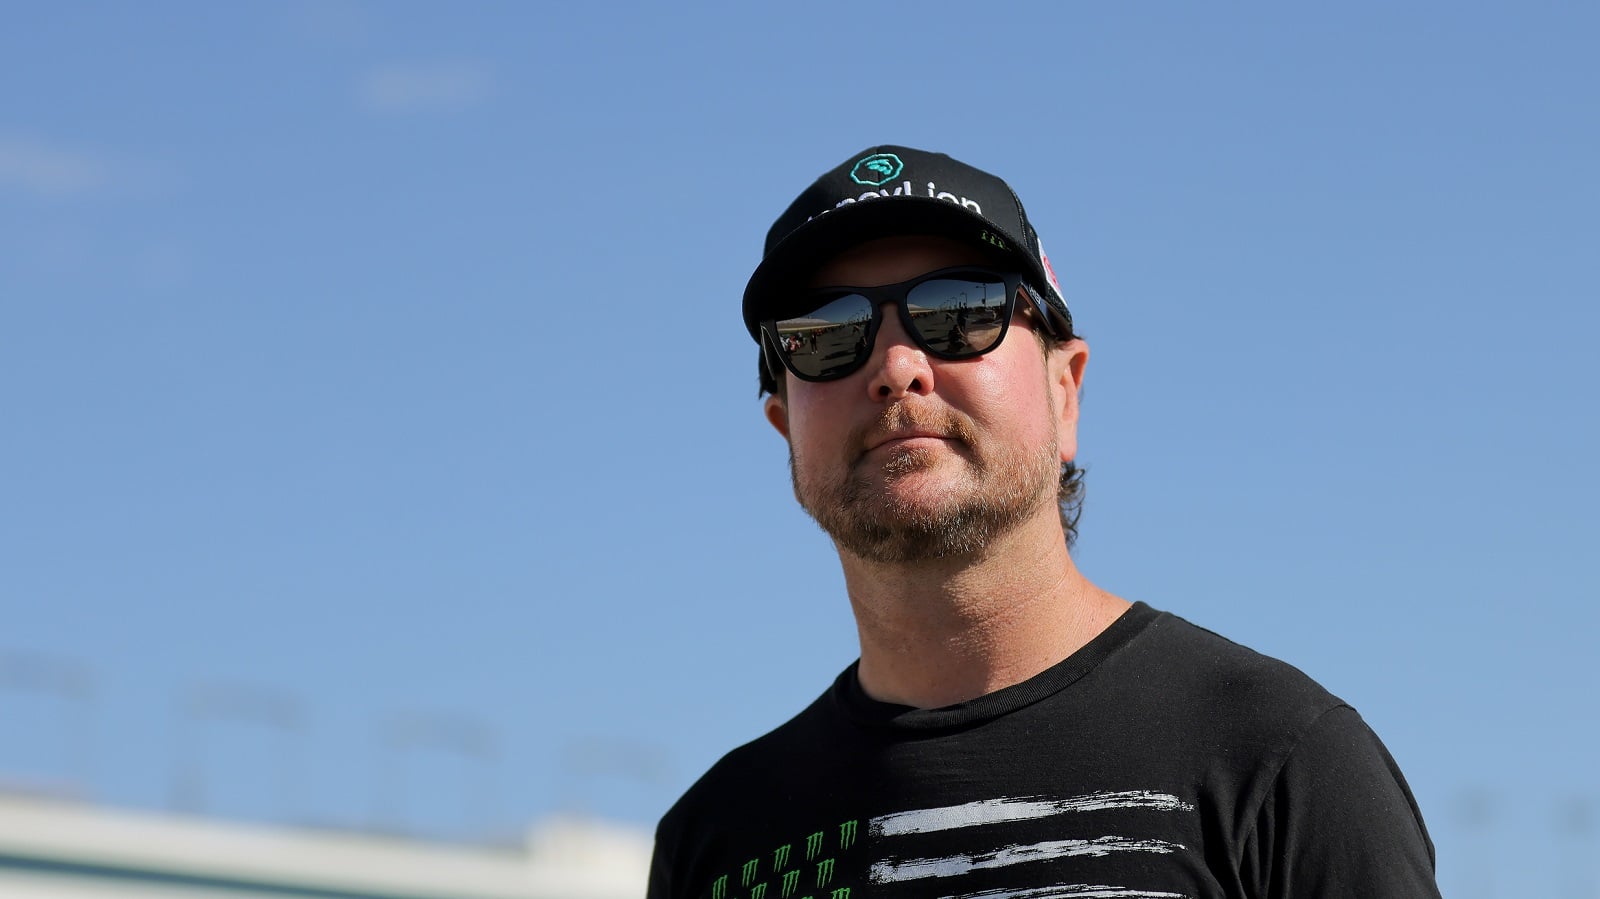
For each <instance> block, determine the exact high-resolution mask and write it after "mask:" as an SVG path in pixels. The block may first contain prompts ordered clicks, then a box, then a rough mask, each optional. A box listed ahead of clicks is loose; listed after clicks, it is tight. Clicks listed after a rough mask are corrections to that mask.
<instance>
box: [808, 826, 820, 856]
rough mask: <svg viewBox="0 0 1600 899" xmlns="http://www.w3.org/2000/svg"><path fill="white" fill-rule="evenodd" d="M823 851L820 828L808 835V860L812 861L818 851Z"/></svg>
mask: <svg viewBox="0 0 1600 899" xmlns="http://www.w3.org/2000/svg"><path fill="white" fill-rule="evenodd" d="M821 851H822V831H820V830H819V831H817V832H816V833H814V834H812V835H811V836H809V837H806V861H811V860H812V859H814V858H816V857H817V853H818V852H821Z"/></svg>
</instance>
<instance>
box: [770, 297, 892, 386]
mask: <svg viewBox="0 0 1600 899" xmlns="http://www.w3.org/2000/svg"><path fill="white" fill-rule="evenodd" d="M871 328H872V301H871V300H869V299H867V298H866V297H864V296H862V295H860V294H857V293H851V294H845V295H844V296H840V297H836V298H834V299H832V300H830V301H828V302H827V303H825V304H823V305H822V306H821V307H819V308H817V309H815V310H813V311H811V312H808V313H806V314H805V315H802V316H797V317H795V318H785V319H779V320H778V321H777V322H776V330H777V332H778V352H780V353H782V354H783V357H784V358H785V359H787V360H788V362H789V365H790V366H792V367H793V368H794V370H795V371H796V372H797V373H798V374H800V375H801V376H802V377H806V378H812V379H814V380H827V379H829V378H838V377H843V376H844V375H846V374H849V373H850V371H852V370H853V369H854V368H855V367H856V366H858V365H860V364H861V360H863V359H865V358H866V357H867V355H868V354H869V353H870V352H871V347H870V346H868V344H867V334H868V332H869V331H870V330H871Z"/></svg>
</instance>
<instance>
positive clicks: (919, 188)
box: [744, 145, 1072, 391]
mask: <svg viewBox="0 0 1600 899" xmlns="http://www.w3.org/2000/svg"><path fill="white" fill-rule="evenodd" d="M902 234H906V235H909V234H927V235H937V236H943V237H949V238H953V239H955V240H958V241H968V240H970V241H972V242H974V243H975V244H980V245H982V246H984V247H986V248H987V249H989V250H990V251H992V252H996V253H999V254H1001V255H1003V256H1006V257H1009V258H1010V259H1011V260H1012V261H1014V262H1015V263H1016V264H1017V268H1018V270H1020V271H1021V272H1022V274H1023V275H1024V276H1025V280H1026V281H1027V282H1028V284H1029V286H1030V287H1032V288H1033V289H1034V290H1035V291H1036V292H1037V293H1038V294H1039V295H1040V297H1041V298H1043V299H1044V301H1045V307H1046V308H1047V309H1048V310H1049V311H1050V312H1051V313H1053V314H1054V317H1055V319H1056V322H1055V325H1056V327H1057V329H1058V330H1059V332H1060V333H1062V334H1071V333H1072V314H1071V313H1070V312H1068V311H1067V302H1066V299H1065V298H1064V297H1063V296H1062V295H1061V286H1060V284H1059V283H1058V282H1057V281H1056V276H1055V272H1054V271H1052V270H1051V268H1050V260H1049V257H1047V256H1045V254H1044V250H1043V249H1042V248H1041V247H1040V246H1039V235H1038V233H1037V232H1035V231H1034V230H1033V226H1032V225H1030V224H1029V223H1028V216H1027V214H1026V213H1025V212H1023V210H1022V201H1021V200H1019V199H1017V194H1016V192H1015V191H1013V190H1012V189H1011V187H1010V185H1008V184H1006V183H1005V182H1004V181H1002V180H1000V179H999V178H996V177H995V176H994V175H991V174H989V173H988V172H985V171H982V170H981V169H976V168H973V167H972V166H970V165H967V164H966V163H963V162H961V161H959V160H956V159H952V158H951V157H949V156H946V155H945V154H943V153H929V152H927V151H926V150H915V149H912V148H910V147H897V146H892V145H884V146H879V147H869V148H867V149H865V150H862V151H861V152H860V153H856V154H855V155H853V156H851V157H850V158H849V159H847V160H845V161H844V162H843V163H841V164H840V165H839V166H838V167H836V168H834V169H832V170H831V171H829V172H827V173H826V174H824V175H823V176H822V177H820V178H818V179H817V180H816V181H815V182H813V183H812V185H811V186H810V187H808V188H806V190H805V192H804V193H802V194H800V196H799V197H798V198H796V199H795V201H794V202H793V203H790V204H789V208H788V209H786V210H784V213H783V215H780V216H778V220H777V221H776V222H774V223H773V225H772V229H771V230H769V231H768V232H767V243H766V248H765V250H764V251H763V253H762V257H761V264H760V265H758V266H756V270H755V272H754V273H753V274H752V275H751V276H750V281H749V283H748V284H746V285H745V289H744V325H745V328H746V329H748V330H749V332H750V336H751V337H752V338H755V340H756V341H757V342H758V343H759V342H760V340H761V337H760V330H759V329H760V324H761V320H762V318H763V317H764V315H765V313H766V310H767V308H768V306H769V304H770V303H771V302H772V300H773V299H774V298H776V297H778V296H781V295H782V293H783V292H784V291H786V290H788V289H791V288H792V287H793V286H794V285H795V284H796V283H797V280H798V279H800V278H804V277H807V276H809V274H810V272H811V271H812V270H813V269H815V268H816V267H817V266H818V265H819V264H821V263H822V262H823V261H825V260H827V259H828V258H830V257H832V256H834V255H836V254H838V253H840V252H842V251H844V250H847V249H849V248H850V247H852V246H854V245H856V244H859V243H862V242H864V241H868V240H873V239H875V238H879V237H893V236H896V235H902ZM772 377H773V376H772V373H771V372H769V371H768V370H767V367H766V366H765V365H764V364H763V365H762V367H761V387H762V390H764V391H771V390H773V389H775V388H776V386H777V385H776V384H775V383H773V381H772Z"/></svg>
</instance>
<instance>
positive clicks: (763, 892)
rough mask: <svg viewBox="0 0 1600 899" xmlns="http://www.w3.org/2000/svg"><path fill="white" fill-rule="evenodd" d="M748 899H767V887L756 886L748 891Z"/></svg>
mask: <svg viewBox="0 0 1600 899" xmlns="http://www.w3.org/2000/svg"><path fill="white" fill-rule="evenodd" d="M750 899H767V885H766V884H764V883H758V884H756V888H755V889H753V890H751V891H750Z"/></svg>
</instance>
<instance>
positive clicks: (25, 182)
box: [0, 134, 110, 196]
mask: <svg viewBox="0 0 1600 899" xmlns="http://www.w3.org/2000/svg"><path fill="white" fill-rule="evenodd" d="M109 182H110V171H109V168H108V166H107V165H106V164H105V163H104V162H102V161H101V160H99V159H96V158H94V157H93V156H90V155H88V154H85V153H81V152H78V151H75V150H69V149H65V148H62V147H57V146H51V145H49V144H46V143H44V142H43V141H39V140H36V139H33V138H28V137H20V136H16V135H5V134H0V189H4V188H8V187H10V188H18V189H21V190H25V191H28V192H30V193H37V194H45V195H48V196H64V195H67V194H82V193H89V192H91V191H95V190H99V189H101V188H103V187H105V186H107V184H108V183H109Z"/></svg>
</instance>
